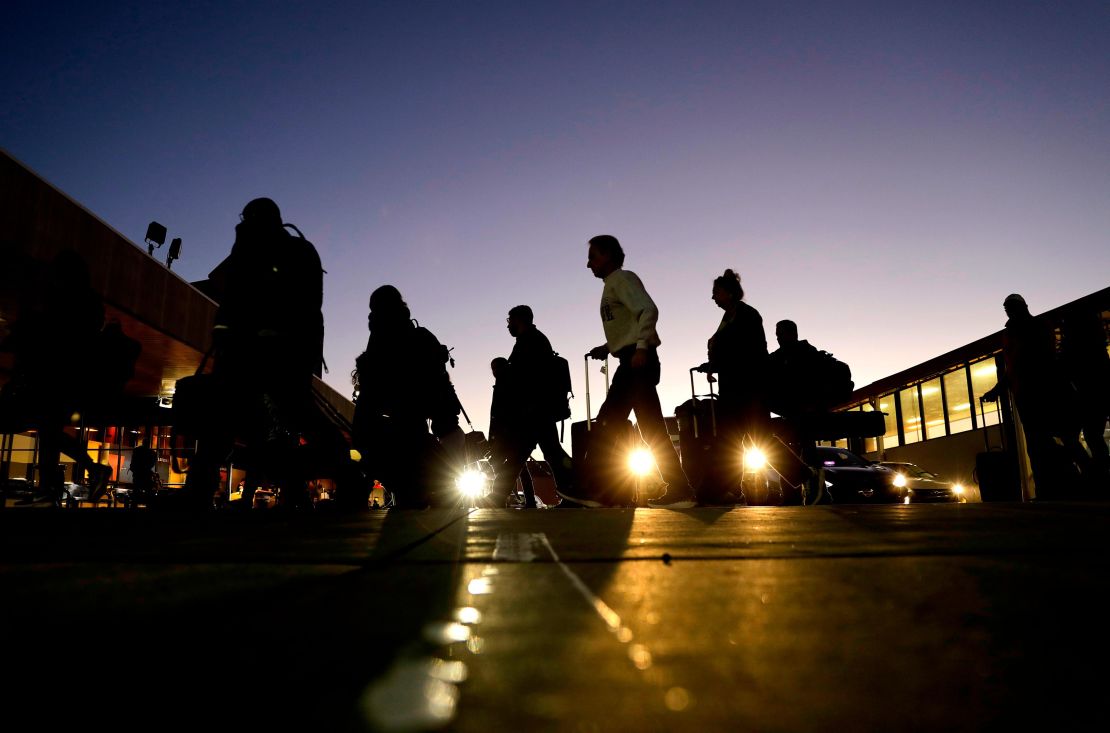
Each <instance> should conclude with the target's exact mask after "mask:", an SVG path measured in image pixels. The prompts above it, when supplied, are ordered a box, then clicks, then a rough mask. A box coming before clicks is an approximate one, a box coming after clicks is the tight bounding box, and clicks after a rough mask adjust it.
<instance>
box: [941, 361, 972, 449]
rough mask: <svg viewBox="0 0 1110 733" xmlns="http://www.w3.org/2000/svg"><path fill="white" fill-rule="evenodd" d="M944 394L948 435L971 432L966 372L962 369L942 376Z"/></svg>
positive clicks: (969, 400)
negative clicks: (946, 405)
mask: <svg viewBox="0 0 1110 733" xmlns="http://www.w3.org/2000/svg"><path fill="white" fill-rule="evenodd" d="M943 379H944V394H945V400H946V401H947V403H948V431H949V434H951V435H955V434H956V433H964V432H967V431H968V430H971V429H972V427H973V423H972V422H971V399H970V398H969V397H968V394H967V370H966V369H964V368H961V369H957V370H956V371H953V372H948V373H947V374H945V375H944V377H943Z"/></svg>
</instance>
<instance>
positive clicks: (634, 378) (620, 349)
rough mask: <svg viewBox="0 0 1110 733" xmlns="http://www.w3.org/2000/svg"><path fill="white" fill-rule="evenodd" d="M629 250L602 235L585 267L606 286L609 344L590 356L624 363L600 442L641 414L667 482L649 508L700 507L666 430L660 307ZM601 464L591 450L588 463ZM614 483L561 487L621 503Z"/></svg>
mask: <svg viewBox="0 0 1110 733" xmlns="http://www.w3.org/2000/svg"><path fill="white" fill-rule="evenodd" d="M624 259H625V255H624V249H623V248H622V247H621V244H620V242H619V241H618V240H617V238H616V237H614V236H612V235H609V234H600V235H598V236H596V237H593V238H592V239H590V241H589V250H588V258H587V261H586V267H588V268H589V270H590V272H592V273H593V275H594V277H596V278H598V279H600V280H602V281H603V282H604V283H605V285H604V287H603V289H602V293H601V324H602V327H603V329H604V331H605V343H604V344H602V345H600V346H597V347H595V348H593V349H591V350H590V352H589V356H590V357H591V358H593V359H597V360H603V359H605V358H607V357H608V356H609V355H610V354H612V355H613V356H615V357H616V358H617V360H618V362H619V364H618V366H617V371H616V374H615V375H614V376H613V382H612V386H611V387H610V389H609V394H608V395H606V397H605V401H604V402H603V403H602V405H601V409H600V410H599V411H598V416H597V422H598V426H599V429H600V430H601V435H600V436H599V437H598V439H599V440H602V441H606V442H610V441H612V440H613V439H615V431H616V430H617V429H619V426H620V425H622V424H623V423H624V421H625V420H627V419H628V415H629V414H630V413H631V412H633V411H634V412H635V413H636V422H637V424H638V426H639V428H640V432H641V434H642V435H643V437H644V439H645V440H646V441H647V443H648V446H649V447H650V449H651V452H652V454H653V456H654V458H655V462H656V465H658V467H659V469H660V472H661V473H662V476H663V481H664V483H665V484H666V489H665V491H664V493H663V495H661V496H659V497H656V498H655V499H652V500H649V501H648V506H651V507H657V508H670V509H689V508H692V507H695V506H697V501H696V499H695V497H694V490H693V488H691V486H690V481H689V480H688V479H687V477H686V474H685V473H684V472H683V470H682V465H681V464H680V463H679V460H678V453H677V451H675V448H674V444H673V443H672V442H671V438H670V435H669V434H668V433H667V426H666V423H665V422H664V420H663V410H662V407H660V404H659V394H658V393H657V391H656V386H657V385H658V384H659V376H660V368H661V367H660V363H659V354H658V348H659V345H660V343H661V339H660V338H659V333H658V331H657V330H656V322H657V321H658V320H659V309H658V308H657V307H656V305H655V302H654V301H653V300H652V299H651V296H650V295H648V292H647V290H646V289H645V288H644V284H643V282H642V281H641V280H640V278H639V277H638V276H637V275H636V274H635V273H634V272H631V271H629V270H625V269H623V268H624ZM591 460H592V461H593V462H594V463H596V462H597V457H596V455H595V456H594V457H593V459H591V457H590V455H589V453H587V457H586V461H587V464H589V463H590V462H591ZM597 469H600V467H599V466H596V465H595V466H589V465H588V466H587V471H586V472H585V474H586V475H596V474H597V473H598V470H597ZM613 490H614V489H613V487H605V486H597V485H596V484H595V485H594V486H580V487H575V488H574V490H573V492H566V491H565V490H559V494H560V496H562V497H563V498H565V499H568V500H570V501H574V502H577V503H579V504H583V505H585V506H589V507H597V506H604V505H606V504H613V503H618V502H617V501H616V497H614V496H613Z"/></svg>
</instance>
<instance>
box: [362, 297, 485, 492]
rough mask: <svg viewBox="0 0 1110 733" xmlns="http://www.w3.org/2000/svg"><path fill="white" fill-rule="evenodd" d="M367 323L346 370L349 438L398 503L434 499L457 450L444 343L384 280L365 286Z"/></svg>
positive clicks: (455, 401)
mask: <svg viewBox="0 0 1110 733" xmlns="http://www.w3.org/2000/svg"><path fill="white" fill-rule="evenodd" d="M368 325H369V328H370V338H369V339H368V340H367V343H366V350H365V351H364V352H363V353H362V354H360V355H359V356H358V358H357V359H356V361H355V371H354V378H355V383H356V385H357V389H358V397H357V399H356V400H355V419H354V424H353V439H354V444H355V447H356V448H357V449H358V451H359V452H360V453H361V454H362V458H363V468H364V470H365V471H366V472H367V473H368V474H369V476H370V478H372V479H377V480H380V481H381V482H382V484H383V485H384V486H385V488H387V489H389V490H390V492H392V493H393V496H394V497H395V499H396V501H397V506H399V507H408V508H420V507H424V506H427V505H429V504H432V503H438V502H440V501H442V500H445V492H447V490H448V488H449V486H450V483H451V481H452V480H453V479H454V478H455V476H454V475H453V471H454V470H458V469H461V468H462V465H461V464H462V463H463V461H462V460H461V459H460V458H459V457H458V456H460V455H462V454H465V445H464V443H465V436H464V435H463V432H462V430H461V429H460V427H459V413H460V412H461V410H462V406H461V404H460V403H459V398H458V396H457V394H456V393H455V387H454V385H453V384H452V383H451V377H450V376H449V375H448V373H447V362H448V361H449V359H450V357H449V354H448V351H447V347H445V346H444V345H443V344H441V343H440V342H439V339H437V338H436V337H435V335H434V334H433V333H432V332H431V331H429V330H428V329H426V328H424V327H423V326H421V325H419V324H418V323H417V322H416V321H415V320H414V319H413V318H412V314H411V312H410V311H409V307H408V304H407V303H406V302H405V300H404V298H403V297H402V296H401V292H400V291H399V290H398V289H397V288H396V287H394V286H392V285H383V286H381V287H379V288H378V289H376V290H375V291H374V292H373V293H371V295H370V315H369V318H368ZM429 421H430V422H431V433H429V432H428V423H429Z"/></svg>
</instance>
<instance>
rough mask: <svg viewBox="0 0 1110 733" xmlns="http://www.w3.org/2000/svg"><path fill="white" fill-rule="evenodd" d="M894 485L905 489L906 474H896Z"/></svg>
mask: <svg viewBox="0 0 1110 733" xmlns="http://www.w3.org/2000/svg"><path fill="white" fill-rule="evenodd" d="M894 485H895V486H897V487H898V488H900V489H901V488H905V486H906V476H905V474H901V473H896V474H894Z"/></svg>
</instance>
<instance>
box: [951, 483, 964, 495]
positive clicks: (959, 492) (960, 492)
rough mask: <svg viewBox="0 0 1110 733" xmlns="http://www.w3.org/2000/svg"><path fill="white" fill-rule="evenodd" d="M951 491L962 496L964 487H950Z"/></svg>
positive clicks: (958, 485)
mask: <svg viewBox="0 0 1110 733" xmlns="http://www.w3.org/2000/svg"><path fill="white" fill-rule="evenodd" d="M952 491H953V493H955V494H962V493H964V485H963V484H956V485H954V486H953V487H952Z"/></svg>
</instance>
